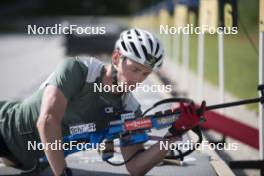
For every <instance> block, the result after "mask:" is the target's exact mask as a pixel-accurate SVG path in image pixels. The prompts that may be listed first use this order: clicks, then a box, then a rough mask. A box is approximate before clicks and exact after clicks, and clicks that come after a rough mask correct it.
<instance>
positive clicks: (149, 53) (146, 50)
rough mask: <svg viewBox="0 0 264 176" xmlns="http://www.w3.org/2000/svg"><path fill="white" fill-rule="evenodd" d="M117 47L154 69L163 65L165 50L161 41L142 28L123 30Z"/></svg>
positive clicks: (130, 57)
mask: <svg viewBox="0 0 264 176" xmlns="http://www.w3.org/2000/svg"><path fill="white" fill-rule="evenodd" d="M115 49H119V50H120V52H121V54H122V55H123V56H126V57H128V59H131V60H133V61H136V62H138V63H140V64H142V65H144V66H146V67H148V68H150V69H152V70H154V71H157V70H158V69H159V68H160V66H161V65H162V62H163V59H164V50H163V46H162V44H161V43H160V41H159V40H158V39H157V38H156V37H154V36H153V35H152V34H151V33H149V32H147V31H145V30H142V29H130V30H126V31H124V32H122V33H121V34H120V38H119V39H118V40H117V41H116V44H115Z"/></svg>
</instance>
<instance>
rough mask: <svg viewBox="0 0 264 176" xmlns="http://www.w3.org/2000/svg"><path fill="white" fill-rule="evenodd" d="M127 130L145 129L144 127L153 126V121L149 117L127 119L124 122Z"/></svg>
mask: <svg viewBox="0 0 264 176" xmlns="http://www.w3.org/2000/svg"><path fill="white" fill-rule="evenodd" d="M124 127H125V129H126V130H137V129H144V128H151V127H152V123H151V120H150V119H149V118H142V119H137V120H132V121H127V122H125V124H124Z"/></svg>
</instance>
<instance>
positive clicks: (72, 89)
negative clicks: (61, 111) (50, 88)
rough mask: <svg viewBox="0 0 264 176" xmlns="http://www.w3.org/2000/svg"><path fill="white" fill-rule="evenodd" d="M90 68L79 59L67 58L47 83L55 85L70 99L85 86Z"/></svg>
mask: <svg viewBox="0 0 264 176" xmlns="http://www.w3.org/2000/svg"><path fill="white" fill-rule="evenodd" d="M87 72H88V68H87V67H85V65H83V64H82V63H81V62H80V61H79V60H78V59H70V58H67V59H65V60H64V61H63V62H62V63H60V64H59V65H58V67H57V68H56V69H55V71H54V72H53V73H52V74H51V75H50V77H49V78H48V80H47V81H46V84H45V85H49V84H51V85H55V86H56V87H57V88H58V89H60V90H61V91H62V93H63V94H64V96H65V97H66V99H67V100H68V101H69V100H70V99H71V98H72V97H73V96H74V95H76V94H77V93H78V92H79V91H80V90H81V89H82V87H83V86H84V84H85V80H86V75H87Z"/></svg>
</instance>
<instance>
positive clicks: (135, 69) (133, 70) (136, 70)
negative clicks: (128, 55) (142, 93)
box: [131, 68, 139, 73]
mask: <svg viewBox="0 0 264 176" xmlns="http://www.w3.org/2000/svg"><path fill="white" fill-rule="evenodd" d="M131 71H132V72H135V73H136V72H138V71H139V70H138V69H137V68H131Z"/></svg>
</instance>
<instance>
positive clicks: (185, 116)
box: [169, 102, 205, 136]
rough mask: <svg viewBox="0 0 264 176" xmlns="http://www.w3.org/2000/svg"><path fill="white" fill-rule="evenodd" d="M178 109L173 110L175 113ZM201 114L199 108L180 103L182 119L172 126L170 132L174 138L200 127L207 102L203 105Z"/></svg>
mask: <svg viewBox="0 0 264 176" xmlns="http://www.w3.org/2000/svg"><path fill="white" fill-rule="evenodd" d="M176 109H177V108H175V107H173V108H172V110H173V111H175V110H176ZM199 110H200V112H199V114H197V108H196V107H195V105H194V104H193V103H192V104H185V103H183V102H181V103H180V112H181V114H180V117H179V118H178V119H177V120H176V121H175V122H174V123H173V124H172V126H171V128H170V129H169V132H170V133H171V134H172V135H173V136H180V135H182V134H183V133H184V132H186V131H188V130H190V129H192V128H194V127H195V126H197V125H199V123H200V120H201V116H202V115H203V113H204V111H205V102H203V103H202V105H201V107H200V109H199Z"/></svg>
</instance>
